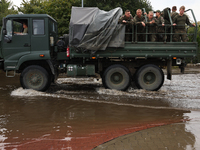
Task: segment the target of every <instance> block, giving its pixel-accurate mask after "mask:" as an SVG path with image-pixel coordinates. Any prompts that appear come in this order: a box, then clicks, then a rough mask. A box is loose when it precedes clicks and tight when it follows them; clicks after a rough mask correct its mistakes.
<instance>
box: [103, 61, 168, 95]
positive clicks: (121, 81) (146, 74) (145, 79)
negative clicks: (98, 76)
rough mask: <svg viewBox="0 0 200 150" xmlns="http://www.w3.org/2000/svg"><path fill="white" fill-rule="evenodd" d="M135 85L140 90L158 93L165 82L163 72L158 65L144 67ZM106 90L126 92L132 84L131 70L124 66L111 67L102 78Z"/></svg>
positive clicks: (136, 74) (140, 70) (136, 78)
mask: <svg viewBox="0 0 200 150" xmlns="http://www.w3.org/2000/svg"><path fill="white" fill-rule="evenodd" d="M134 80H135V84H136V86H137V88H139V89H145V90H149V91H156V90H159V89H160V88H161V86H162V85H163V82H164V74H163V71H162V70H161V69H160V68H159V67H158V66H156V65H152V64H149V65H144V66H142V67H141V68H139V69H138V70H137V72H136V73H135V79H134ZM102 81H103V85H104V87H105V88H109V89H116V90H122V91H125V90H127V89H128V88H129V86H130V84H131V75H130V72H129V70H128V69H127V68H126V67H125V66H123V65H118V64H117V65H111V66H110V67H108V68H107V69H106V70H105V72H104V74H103V77H102Z"/></svg>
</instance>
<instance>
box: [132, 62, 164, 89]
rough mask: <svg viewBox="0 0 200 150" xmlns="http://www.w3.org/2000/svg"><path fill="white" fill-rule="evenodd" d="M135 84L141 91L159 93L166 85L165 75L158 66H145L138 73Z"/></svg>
mask: <svg viewBox="0 0 200 150" xmlns="http://www.w3.org/2000/svg"><path fill="white" fill-rule="evenodd" d="M135 83H136V86H137V87H138V88H139V89H145V90H148V91H157V90H159V89H160V88H161V86H162V85H163V83H164V73H163V71H162V70H161V69H160V68H159V67H158V66H156V65H152V64H149V65H144V66H142V67H141V68H139V70H138V71H137V72H136V75H135Z"/></svg>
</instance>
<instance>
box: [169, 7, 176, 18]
mask: <svg viewBox="0 0 200 150" xmlns="http://www.w3.org/2000/svg"><path fill="white" fill-rule="evenodd" d="M176 10H177V9H176V6H173V7H172V12H171V14H170V16H171V18H172V21H174V17H176V15H178V13H177V12H176Z"/></svg>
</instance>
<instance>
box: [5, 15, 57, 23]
mask: <svg viewBox="0 0 200 150" xmlns="http://www.w3.org/2000/svg"><path fill="white" fill-rule="evenodd" d="M5 18H50V19H51V20H53V21H54V22H56V20H55V19H54V18H53V17H51V16H49V15H48V14H13V15H7V16H6V17H5Z"/></svg>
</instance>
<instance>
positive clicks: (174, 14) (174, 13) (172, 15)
mask: <svg viewBox="0 0 200 150" xmlns="http://www.w3.org/2000/svg"><path fill="white" fill-rule="evenodd" d="M177 15H178V13H177V12H176V11H172V13H171V14H170V16H171V19H172V22H173V21H174V18H175V17H176V16H177ZM172 33H175V27H173V31H172ZM173 36H174V35H173ZM172 40H173V39H172Z"/></svg>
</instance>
